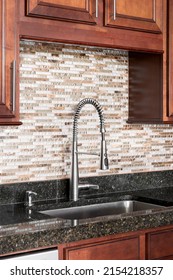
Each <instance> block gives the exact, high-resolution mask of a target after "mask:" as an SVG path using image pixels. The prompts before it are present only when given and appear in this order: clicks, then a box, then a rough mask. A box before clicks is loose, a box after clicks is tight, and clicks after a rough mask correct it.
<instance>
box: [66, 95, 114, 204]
mask: <svg viewBox="0 0 173 280" xmlns="http://www.w3.org/2000/svg"><path fill="white" fill-rule="evenodd" d="M86 104H91V105H93V106H94V107H95V108H96V110H97V112H98V115H99V119H100V133H101V151H100V154H93V155H99V156H100V169H101V170H106V169H109V164H108V157H107V147H106V141H105V127H104V118H103V111H102V107H101V105H100V104H99V103H98V102H97V101H96V100H94V99H91V98H85V99H82V100H81V101H80V102H79V103H78V105H77V108H76V112H75V115H74V121H73V145H72V164H71V165H72V166H71V179H70V200H73V201H77V200H78V198H79V194H78V193H79V189H80V188H85V187H86V188H94V189H98V188H99V186H98V185H90V184H79V167H78V154H79V152H78V142H77V132H78V119H79V113H80V111H81V109H82V108H83V106H84V105H86ZM80 154H83V153H80ZM84 154H91V153H84Z"/></svg>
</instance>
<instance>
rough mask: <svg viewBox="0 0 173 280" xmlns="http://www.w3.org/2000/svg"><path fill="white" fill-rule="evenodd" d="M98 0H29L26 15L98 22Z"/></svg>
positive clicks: (86, 22)
mask: <svg viewBox="0 0 173 280" xmlns="http://www.w3.org/2000/svg"><path fill="white" fill-rule="evenodd" d="M96 5H97V1H96V0H27V6H26V15H27V16H32V17H40V18H48V19H53V20H64V21H71V22H79V23H85V24H96V20H95V19H96Z"/></svg>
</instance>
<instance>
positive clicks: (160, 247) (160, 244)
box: [147, 229, 173, 260]
mask: <svg viewBox="0 0 173 280" xmlns="http://www.w3.org/2000/svg"><path fill="white" fill-rule="evenodd" d="M147 244H148V250H147V251H148V259H165V260H173V245H172V244H173V229H170V230H162V231H158V232H152V233H149V234H148V235H147Z"/></svg>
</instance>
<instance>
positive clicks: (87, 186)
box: [78, 183, 99, 190]
mask: <svg viewBox="0 0 173 280" xmlns="http://www.w3.org/2000/svg"><path fill="white" fill-rule="evenodd" d="M78 188H79V189H80V190H87V189H93V190H99V185H94V184H89V183H83V184H79V185H78Z"/></svg>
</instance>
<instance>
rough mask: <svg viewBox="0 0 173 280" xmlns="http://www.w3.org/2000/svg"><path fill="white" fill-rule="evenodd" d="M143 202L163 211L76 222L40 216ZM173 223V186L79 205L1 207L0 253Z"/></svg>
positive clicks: (98, 197) (117, 194) (54, 202)
mask: <svg viewBox="0 0 173 280" xmlns="http://www.w3.org/2000/svg"><path fill="white" fill-rule="evenodd" d="M125 199H132V200H136V199H137V200H140V201H145V202H149V203H156V204H159V205H161V206H162V207H161V208H160V209H154V210H149V211H148V210H147V211H139V212H133V213H128V214H121V215H108V216H100V217H96V218H88V219H81V220H76V221H75V223H74V221H71V220H65V219H60V218H51V217H50V216H48V215H44V214H41V213H39V211H43V210H46V209H56V208H66V207H74V206H80V205H90V204H95V203H106V202H113V201H117V200H125ZM170 224H173V187H167V186H163V187H159V188H153V189H152V188H150V189H145V190H136V191H132V190H130V191H127V190H126V191H118V192H112V193H111V192H110V193H107V194H105V195H104V196H103V195H101V194H100V195H98V194H97V195H95V196H90V197H89V198H81V199H80V200H79V201H78V202H69V201H60V200H49V201H40V202H39V201H38V202H37V203H36V204H35V206H34V208H33V209H32V210H31V209H28V208H26V207H24V205H23V204H22V203H15V204H4V205H1V206H0V254H1V255H3V254H10V253H13V252H17V251H24V250H29V249H33V248H40V247H49V246H53V245H58V244H60V243H66V242H72V241H77V240H82V239H88V238H94V237H100V236H106V235H110V234H115V233H123V232H129V231H137V230H143V229H148V228H155V227H159V226H165V225H170Z"/></svg>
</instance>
